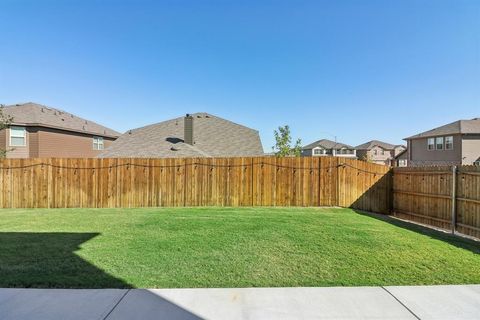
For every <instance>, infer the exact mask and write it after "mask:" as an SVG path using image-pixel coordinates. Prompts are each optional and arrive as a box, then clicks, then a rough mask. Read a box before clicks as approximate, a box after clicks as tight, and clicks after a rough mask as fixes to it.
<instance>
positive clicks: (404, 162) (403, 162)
mask: <svg viewBox="0 0 480 320" xmlns="http://www.w3.org/2000/svg"><path fill="white" fill-rule="evenodd" d="M398 166H399V167H406V166H407V159H399V160H398Z"/></svg>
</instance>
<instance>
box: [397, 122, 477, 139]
mask: <svg viewBox="0 0 480 320" xmlns="http://www.w3.org/2000/svg"><path fill="white" fill-rule="evenodd" d="M479 133H480V118H474V119H472V120H458V121H455V122H452V123H449V124H446V125H444V126H440V127H437V128H435V129H432V130H428V131H425V132H422V133H419V134H416V135H414V136H411V137H408V138H405V139H404V140H408V139H416V138H424V137H432V136H441V135H445V134H479Z"/></svg>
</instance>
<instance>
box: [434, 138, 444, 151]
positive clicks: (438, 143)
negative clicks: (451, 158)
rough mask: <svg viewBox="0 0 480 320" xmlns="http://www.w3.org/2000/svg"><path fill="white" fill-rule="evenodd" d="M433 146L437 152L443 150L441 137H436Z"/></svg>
mask: <svg viewBox="0 0 480 320" xmlns="http://www.w3.org/2000/svg"><path fill="white" fill-rule="evenodd" d="M435 145H436V147H437V150H443V137H436V138H435Z"/></svg>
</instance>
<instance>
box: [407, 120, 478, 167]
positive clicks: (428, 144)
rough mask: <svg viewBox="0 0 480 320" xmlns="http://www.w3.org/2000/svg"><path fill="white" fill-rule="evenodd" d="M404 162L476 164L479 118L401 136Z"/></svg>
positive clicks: (411, 164)
mask: <svg viewBox="0 0 480 320" xmlns="http://www.w3.org/2000/svg"><path fill="white" fill-rule="evenodd" d="M405 140H406V141H407V152H406V153H405V155H402V157H401V158H403V159H402V160H406V164H407V165H408V166H424V165H472V164H474V165H480V118H474V119H471V120H458V121H455V122H452V123H449V124H447V125H444V126H441V127H438V128H435V129H432V130H428V131H425V132H422V133H419V134H416V135H414V136H411V137H408V138H405Z"/></svg>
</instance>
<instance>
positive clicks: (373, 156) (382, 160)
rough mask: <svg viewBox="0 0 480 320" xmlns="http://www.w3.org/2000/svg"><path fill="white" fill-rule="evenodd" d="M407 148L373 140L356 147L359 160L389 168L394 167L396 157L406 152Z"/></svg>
mask: <svg viewBox="0 0 480 320" xmlns="http://www.w3.org/2000/svg"><path fill="white" fill-rule="evenodd" d="M406 148H407V147H405V146H402V145H393V144H390V143H386V142H382V141H378V140H372V141H369V142H366V143H364V144H361V145H359V146H356V147H355V149H356V150H357V157H358V159H360V160H365V161H370V162H373V163H377V164H383V165H387V166H390V165H392V163H393V161H394V160H395V157H396V156H397V155H398V154H399V153H401V152H403V151H405V149H406Z"/></svg>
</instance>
